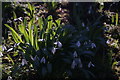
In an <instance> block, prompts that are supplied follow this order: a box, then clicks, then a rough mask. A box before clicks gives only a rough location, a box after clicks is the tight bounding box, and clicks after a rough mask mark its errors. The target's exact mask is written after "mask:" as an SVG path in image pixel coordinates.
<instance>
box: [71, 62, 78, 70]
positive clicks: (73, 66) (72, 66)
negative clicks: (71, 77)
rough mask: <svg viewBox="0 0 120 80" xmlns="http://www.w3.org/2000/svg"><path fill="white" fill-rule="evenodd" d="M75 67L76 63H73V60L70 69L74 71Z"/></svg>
mask: <svg viewBox="0 0 120 80" xmlns="http://www.w3.org/2000/svg"><path fill="white" fill-rule="evenodd" d="M75 66H77V63H76V62H75V60H73V62H72V65H71V68H72V69H74V68H75Z"/></svg>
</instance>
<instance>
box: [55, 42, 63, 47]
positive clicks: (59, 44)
mask: <svg viewBox="0 0 120 80" xmlns="http://www.w3.org/2000/svg"><path fill="white" fill-rule="evenodd" d="M54 44H55V45H57V46H58V48H61V47H62V43H61V42H60V41H57V42H55V43H54Z"/></svg>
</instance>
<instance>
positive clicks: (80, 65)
mask: <svg viewBox="0 0 120 80" xmlns="http://www.w3.org/2000/svg"><path fill="white" fill-rule="evenodd" d="M78 62H79V68H82V67H83V65H82V61H81V59H80V58H79V59H78Z"/></svg>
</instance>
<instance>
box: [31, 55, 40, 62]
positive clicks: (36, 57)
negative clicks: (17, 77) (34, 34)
mask: <svg viewBox="0 0 120 80" xmlns="http://www.w3.org/2000/svg"><path fill="white" fill-rule="evenodd" d="M31 58H32V56H31ZM33 60H34V61H36V60H40V59H39V57H38V56H37V55H36V56H35V57H34V58H33Z"/></svg>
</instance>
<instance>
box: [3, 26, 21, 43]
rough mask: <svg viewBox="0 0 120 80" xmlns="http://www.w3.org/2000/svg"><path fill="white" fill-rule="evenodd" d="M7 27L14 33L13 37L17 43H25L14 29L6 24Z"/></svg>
mask: <svg viewBox="0 0 120 80" xmlns="http://www.w3.org/2000/svg"><path fill="white" fill-rule="evenodd" d="M5 26H6V27H8V28H9V29H10V30H11V31H12V36H13V39H14V41H15V42H16V43H23V41H22V39H21V37H20V36H19V35H18V34H17V32H16V31H15V30H14V29H13V28H12V27H10V26H9V25H8V24H5Z"/></svg>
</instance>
